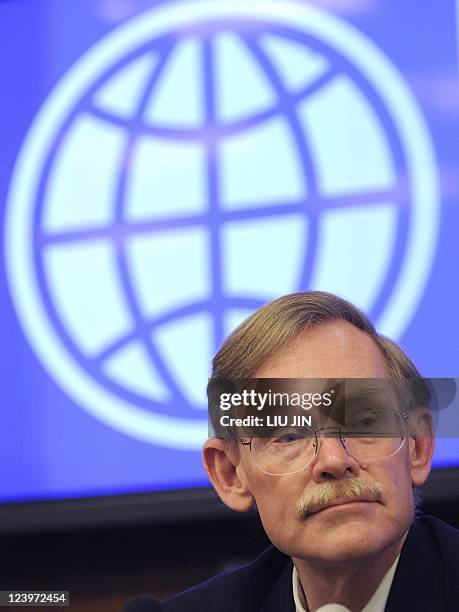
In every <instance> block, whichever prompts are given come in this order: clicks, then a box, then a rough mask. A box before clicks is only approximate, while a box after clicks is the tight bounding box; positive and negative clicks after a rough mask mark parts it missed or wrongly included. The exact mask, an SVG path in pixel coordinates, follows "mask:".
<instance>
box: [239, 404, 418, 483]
mask: <svg viewBox="0 0 459 612" xmlns="http://www.w3.org/2000/svg"><path fill="white" fill-rule="evenodd" d="M384 410H386V411H387V412H394V413H396V414H397V415H399V416H400V418H401V419H402V421H403V425H404V428H403V440H402V443H401V444H400V446H399V447H398V449H397V450H396V451H394V452H393V453H391V454H390V455H387V456H386V457H381V458H379V459H373V460H371V459H367V460H366V461H359V460H358V459H356V458H355V457H353V456H352V455H351V454H350V453H349V451H348V449H347V447H346V444H345V441H344V439H343V436H342V432H343V428H342V427H321V428H319V429H314V428H312V427H309V426H308V429H310V430H311V431H312V432H313V433H314V438H315V440H314V443H313V446H314V453H313V454H312V455H311V459H310V460H309V462H308V463H306V465H305V466H303V467H302V468H301V469H299V470H296V471H295V472H286V473H285V474H271V473H270V472H265V471H264V470H263V469H262V470H261V471H262V472H264V473H265V474H267V475H268V476H289V475H292V474H297V473H298V472H301V471H303V470H305V469H306V468H307V467H308V466H309V465H310V464H311V462H312V461H313V458H314V456H315V455H318V454H319V450H320V443H319V439H318V436H317V434H318V433H319V432H321V431H328V430H337V431H338V435H339V439H340V442H341V445H342V446H343V448H344V450H345V451H346V453H347V454H348V456H349V457H352V459H354V461H357V463H359V464H361V463H371V462H375V461H382V460H383V459H388V458H389V457H393V456H394V455H396V454H397V453H398V452H399V451H400V450H401V448H402V447H403V445H404V444H405V440H406V438H407V435H406V426H405V421H406V420H407V419H409V418H410V417H411V414H412V413H411V412H410V411H407V410H404V411H403V414H401V413H400V412H399V411H398V410H393V409H391V408H385V409H384ZM355 433H360V432H355ZM362 433H364V432H362ZM255 437H256V436H252V437H251V438H250V440H248V439H243V438H239V437H236V439H237V441H238V442H240V443H241V445H242V446H249V450H250V451H252V441H253V439H254V438H255ZM320 437H323V436H320ZM260 469H261V468H260Z"/></svg>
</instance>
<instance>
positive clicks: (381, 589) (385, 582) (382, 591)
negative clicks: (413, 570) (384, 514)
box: [292, 553, 400, 612]
mask: <svg viewBox="0 0 459 612" xmlns="http://www.w3.org/2000/svg"><path fill="white" fill-rule="evenodd" d="M399 558H400V553H399V554H398V555H397V558H396V559H395V561H394V562H393V563H392V565H391V566H390V568H389V569H388V570H387V572H386V575H385V576H384V578H383V579H382V580H381V582H380V583H379V586H378V588H377V589H376V591H375V592H374V593H373V595H372V596H371V598H370V600H369V601H368V603H367V604H366V606H365V607H364V608H363V610H362V612H384V608H385V607H386V602H387V598H388V597H389V591H390V588H391V586H392V581H393V579H394V574H395V570H396V569H397V564H398V560H399ZM292 586H293V600H294V602H295V610H296V612H308V608H307V606H306V602H303V592H302V589H301V585H300V579H299V577H298V573H297V571H296V567H295V565H294V566H293V572H292ZM332 605H333V604H332ZM305 606H306V607H305ZM320 609H321V608H320ZM338 610H343V607H342V606H338V607H337V612H338ZM328 611H329V612H332V607H331V606H327V612H328ZM317 612H319V610H317Z"/></svg>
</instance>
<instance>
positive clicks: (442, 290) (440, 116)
mask: <svg viewBox="0 0 459 612" xmlns="http://www.w3.org/2000/svg"><path fill="white" fill-rule="evenodd" d="M338 4H339V5H340V9H339V10H338V9H337V10H336V12H337V13H338V14H341V16H342V17H343V18H344V19H346V20H348V21H349V22H350V23H352V24H353V25H354V26H355V27H357V28H358V29H360V30H362V31H363V33H364V34H366V35H367V36H368V37H369V38H371V39H372V40H373V41H374V42H375V43H376V44H377V45H378V46H379V47H381V48H382V50H383V51H384V52H385V54H386V55H387V56H388V57H389V58H390V59H391V60H392V62H393V63H394V64H395V65H396V67H397V68H398V69H399V70H400V71H401V73H402V74H403V75H404V77H405V79H406V81H407V83H408V84H409V86H410V87H411V90H412V92H413V93H414V94H415V96H416V98H417V100H418V103H419V105H420V107H421V109H422V112H423V114H424V117H425V119H426V121H427V123H428V127H429V129H430V132H431V136H432V139H433V141H434V146H435V152H436V156H437V159H438V161H439V168H440V181H441V190H442V213H441V227H440V236H439V241H438V250H437V253H436V258H435V261H434V265H433V268H432V273H431V276H430V279H429V282H428V285H427V288H426V291H425V294H424V296H423V298H422V300H421V302H420V304H419V307H418V309H417V311H416V313H415V315H414V317H413V318H412V320H411V322H410V325H409V326H408V328H407V329H406V332H405V333H404V335H403V338H402V339H401V344H402V346H403V347H404V348H405V349H406V350H407V351H408V353H409V354H410V356H412V357H413V359H414V361H415V362H416V364H417V365H418V366H419V368H420V370H421V372H422V373H423V375H425V376H430V377H447V376H450V377H457V376H459V371H458V366H457V363H458V357H459V326H458V325H457V313H458V312H459V284H458V282H457V279H456V276H457V266H458V264H459V241H458V239H457V232H458V228H459V178H458V177H459V161H458V157H459V155H458V153H459V92H458V70H457V32H456V15H455V6H454V3H453V2H452V1H448V2H441V3H422V5H421V4H420V3H419V2H416V1H415V0H404V1H403V2H400V1H399V0H385V1H384V2H382V1H376V0H375V1H374V2H371V1H367V2H363V1H362V2H360V3H356V2H353V3H346V2H341V3H338V2H336V3H329V6H331V7H334V6H335V5H338ZM152 5H153V3H152V2H145V1H140V0H137V1H132V2H108V1H102V0H76V1H67V2H62V0H55V1H49V0H48V1H45V0H42V1H36V0H35V1H32V0H21V1H20V0H17V1H13V0H10V1H9V0H6V1H5V0H3V2H1V3H0V40H1V41H2V54H1V55H0V83H1V88H2V92H1V96H0V134H1V148H0V156H1V157H0V161H1V163H0V206H1V211H0V212H1V215H2V226H3V213H4V208H5V202H6V197H7V190H8V185H9V182H10V178H11V173H12V171H13V167H14V164H15V160H16V157H17V154H18V152H19V149H20V147H21V144H22V141H23V139H24V137H25V135H26V133H27V130H28V128H29V127H30V124H31V122H32V120H33V118H34V117H35V115H36V113H37V112H38V110H39V108H40V105H41V104H42V103H43V101H44V100H45V99H46V97H47V96H48V94H49V93H50V91H51V90H52V89H53V87H54V86H55V85H56V84H57V83H58V81H59V80H60V78H61V77H62V76H63V75H64V73H65V72H66V71H67V70H68V69H69V67H70V66H71V65H72V63H73V62H74V61H75V60H76V59H78V57H79V56H80V55H81V54H82V53H83V52H84V51H85V50H86V49H87V48H88V47H90V46H91V45H92V44H93V43H95V42H96V41H97V40H98V39H100V38H101V37H103V36H104V35H105V34H106V33H107V32H108V31H110V30H111V29H113V28H115V27H117V26H118V25H119V24H120V23H122V22H123V21H124V20H125V19H127V18H130V17H132V16H134V15H135V14H138V13H140V12H141V11H143V10H145V9H146V8H150V7H151V6H152ZM352 7H353V8H352ZM0 295H1V296H2V300H1V303H0V325H1V339H2V342H1V343H0V401H1V411H0V431H1V444H0V464H1V465H2V470H1V472H0V499H2V500H5V501H11V500H17V501H19V500H32V499H52V498H62V497H79V496H93V495H104V494H116V493H129V492H138V491H153V490H160V489H170V488H182V487H191V486H202V485H205V484H207V480H206V478H205V476H204V473H203V469H202V466H201V458H200V454H199V453H196V452H187V451H172V450H169V449H165V448H159V447H154V446H152V445H149V444H146V443H143V442H139V441H136V440H134V439H131V438H129V437H128V436H126V435H123V434H121V433H117V432H116V431H114V430H113V429H111V428H109V427H107V426H105V425H104V424H103V423H101V422H99V421H97V420H96V419H94V418H93V417H91V416H90V415H89V414H88V413H86V412H85V411H84V410H82V409H81V408H79V407H78V406H77V405H75V403H74V402H72V401H71V399H69V397H68V396H67V395H66V394H65V393H64V392H63V391H61V389H60V388H59V387H58V386H57V385H56V384H55V383H54V382H53V381H52V380H51V379H50V377H49V376H48V374H47V373H46V372H45V370H44V369H43V367H42V366H41V364H40V363H39V361H38V360H37V358H36V356H35V355H34V353H33V351H32V349H31V348H30V346H29V344H28V342H27V340H26V338H25V336H24V334H23V332H22V330H21V328H20V325H19V323H18V320H17V318H16V315H15V312H14V309H13V305H12V303H11V300H10V297H9V293H8V288H7V283H6V275H5V267H4V262H3V260H2V265H1V267H0ZM446 465H459V448H458V446H457V442H456V441H455V440H450V441H443V445H442V446H441V447H440V448H439V452H438V453H437V455H436V466H437V467H439V466H446ZM165 466H167V467H166V468H165Z"/></svg>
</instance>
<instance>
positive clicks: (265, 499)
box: [237, 321, 413, 563]
mask: <svg viewBox="0 0 459 612" xmlns="http://www.w3.org/2000/svg"><path fill="white" fill-rule="evenodd" d="M254 376H255V377H257V378H326V379H329V378H387V377H388V373H387V370H386V366H385V361H384V358H383V356H382V354H381V353H380V351H379V349H378V347H377V345H376V344H375V343H374V341H373V340H372V339H371V338H370V337H369V336H368V335H367V334H365V333H363V332H361V331H360V330H358V329H357V328H356V327H354V326H352V325H350V324H349V323H346V322H344V321H337V322H331V323H326V324H324V325H321V326H317V327H314V328H312V329H311V330H307V331H306V332H305V333H304V334H303V335H302V336H301V337H299V338H298V339H297V340H295V341H293V342H292V343H290V344H289V345H288V346H286V347H285V348H284V349H283V350H281V351H279V352H278V353H277V354H276V355H275V357H273V358H272V359H270V360H269V361H267V362H266V363H265V364H264V365H263V366H262V367H261V368H260V369H259V370H258V371H257V372H256V373H255V374H254ZM319 441H320V446H319V452H318V453H317V454H316V455H315V456H314V458H313V461H312V463H310V464H309V465H308V467H307V468H306V469H305V470H303V471H301V472H297V473H296V474H290V475H283V476H272V475H268V474H265V473H264V472H262V471H261V470H260V469H259V468H258V467H257V465H255V463H254V462H253V455H251V451H250V450H249V447H248V446H240V449H239V450H240V462H239V465H238V467H237V473H238V476H239V478H240V479H241V480H242V481H243V482H244V483H245V484H246V485H247V487H248V488H249V490H250V492H251V494H252V496H253V498H254V500H255V503H256V505H257V508H258V512H259V514H260V518H261V521H262V523H263V526H264V528H265V530H266V533H267V535H268V537H269V538H270V540H271V541H272V542H273V544H275V546H277V548H279V549H280V550H282V551H283V552H285V553H286V554H289V555H291V556H292V557H298V558H308V559H312V560H316V561H317V562H319V561H321V560H322V561H334V562H337V563H339V562H340V561H349V560H351V559H354V558H359V557H362V556H369V555H372V554H374V553H377V552H380V551H382V550H383V549H385V548H386V547H388V546H391V545H393V544H395V543H396V542H398V541H399V540H400V539H401V538H402V537H403V535H404V534H405V532H406V531H407V529H408V528H409V526H410V524H411V520H412V516H413V496H412V480H411V471H410V460H409V449H410V448H411V444H412V443H413V440H406V441H405V444H404V445H403V446H402V448H401V449H400V451H399V452H398V453H396V454H395V455H393V456H391V457H388V458H385V459H383V460H379V461H377V462H374V463H368V464H366V465H359V463H357V462H356V461H355V460H354V459H353V458H352V457H350V456H349V455H348V453H347V452H346V450H345V448H344V447H343V446H342V444H341V443H340V440H339V439H338V438H336V437H327V438H324V437H321V438H320V440H319ZM344 479H356V480H359V481H360V482H362V483H364V484H375V483H376V484H377V485H378V484H379V485H382V487H383V493H382V497H381V499H380V501H368V502H363V501H360V502H354V503H348V504H338V505H335V506H332V507H327V508H325V509H323V510H321V511H319V512H316V513H313V514H308V515H307V516H305V517H303V518H300V517H299V516H298V513H297V512H296V505H297V503H298V501H299V500H300V499H301V498H302V497H304V496H305V495H306V496H307V495H310V494H311V493H312V492H314V491H315V490H317V489H318V488H319V487H321V486H324V483H327V482H339V481H343V480H344Z"/></svg>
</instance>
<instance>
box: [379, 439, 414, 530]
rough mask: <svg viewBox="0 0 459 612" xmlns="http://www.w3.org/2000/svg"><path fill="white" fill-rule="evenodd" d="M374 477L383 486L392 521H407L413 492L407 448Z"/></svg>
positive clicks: (409, 515) (409, 516)
mask: <svg viewBox="0 0 459 612" xmlns="http://www.w3.org/2000/svg"><path fill="white" fill-rule="evenodd" d="M381 467H382V466H381ZM378 471H379V470H378ZM374 477H375V479H376V480H378V481H379V482H380V483H381V484H382V485H383V486H384V489H385V505H386V507H387V509H388V511H389V513H390V516H391V517H392V519H393V520H395V521H396V522H400V523H401V524H403V523H405V522H406V521H409V520H410V519H411V515H412V511H413V491H412V486H411V472H410V467H409V460H408V447H407V446H406V447H405V448H403V449H402V452H400V453H399V455H397V456H396V457H394V459H393V461H392V462H391V464H390V465H388V466H384V469H383V470H382V471H379V473H375V475H374Z"/></svg>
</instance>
